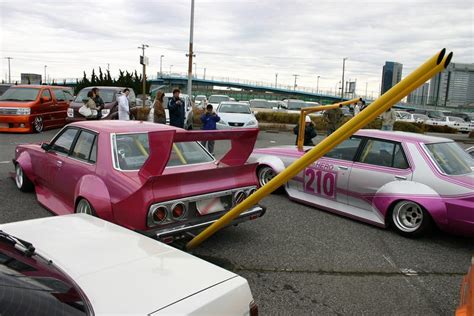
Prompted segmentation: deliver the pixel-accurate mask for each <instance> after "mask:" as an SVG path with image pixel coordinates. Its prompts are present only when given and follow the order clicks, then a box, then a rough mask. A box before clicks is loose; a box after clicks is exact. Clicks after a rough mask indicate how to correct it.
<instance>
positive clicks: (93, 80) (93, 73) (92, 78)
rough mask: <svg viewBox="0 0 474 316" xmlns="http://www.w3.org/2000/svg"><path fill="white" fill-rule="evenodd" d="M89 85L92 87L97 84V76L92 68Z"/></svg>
mask: <svg viewBox="0 0 474 316" xmlns="http://www.w3.org/2000/svg"><path fill="white" fill-rule="evenodd" d="M91 83H92V84H93V85H95V84H97V76H96V74H95V69H94V68H92V75H91Z"/></svg>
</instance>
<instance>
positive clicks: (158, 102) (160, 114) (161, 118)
mask: <svg viewBox="0 0 474 316" xmlns="http://www.w3.org/2000/svg"><path fill="white" fill-rule="evenodd" d="M164 96H165V94H164V93H163V91H158V93H157V94H156V97H155V102H154V103H153V122H155V123H159V124H166V112H165V108H164V107H163V98H164Z"/></svg>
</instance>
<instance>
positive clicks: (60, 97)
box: [53, 89, 66, 101]
mask: <svg viewBox="0 0 474 316" xmlns="http://www.w3.org/2000/svg"><path fill="white" fill-rule="evenodd" d="M53 94H54V96H55V97H56V100H57V101H66V96H65V95H64V91H63V90H59V89H54V90H53Z"/></svg>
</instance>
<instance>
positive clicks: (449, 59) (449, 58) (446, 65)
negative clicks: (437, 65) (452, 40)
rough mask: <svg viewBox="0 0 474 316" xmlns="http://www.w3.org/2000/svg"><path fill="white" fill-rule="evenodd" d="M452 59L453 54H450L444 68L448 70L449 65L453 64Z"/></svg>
mask: <svg viewBox="0 0 474 316" xmlns="http://www.w3.org/2000/svg"><path fill="white" fill-rule="evenodd" d="M452 58H453V52H451V53H449V54H448V57H446V61H445V62H444V68H448V65H449V63H450V62H451V59H452Z"/></svg>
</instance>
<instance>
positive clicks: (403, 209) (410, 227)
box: [393, 202, 423, 233]
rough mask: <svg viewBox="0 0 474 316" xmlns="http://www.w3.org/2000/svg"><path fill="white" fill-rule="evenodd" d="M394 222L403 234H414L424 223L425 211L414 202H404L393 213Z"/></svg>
mask: <svg viewBox="0 0 474 316" xmlns="http://www.w3.org/2000/svg"><path fill="white" fill-rule="evenodd" d="M393 222H394V223H395V225H396V226H397V227H398V228H399V229H400V230H401V231H403V232H407V233H411V232H414V231H416V230H417V229H419V228H420V226H421V224H422V223H423V210H422V209H421V207H420V206H419V205H418V204H416V203H414V202H402V203H400V204H398V205H397V206H396V207H395V209H394V211H393Z"/></svg>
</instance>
